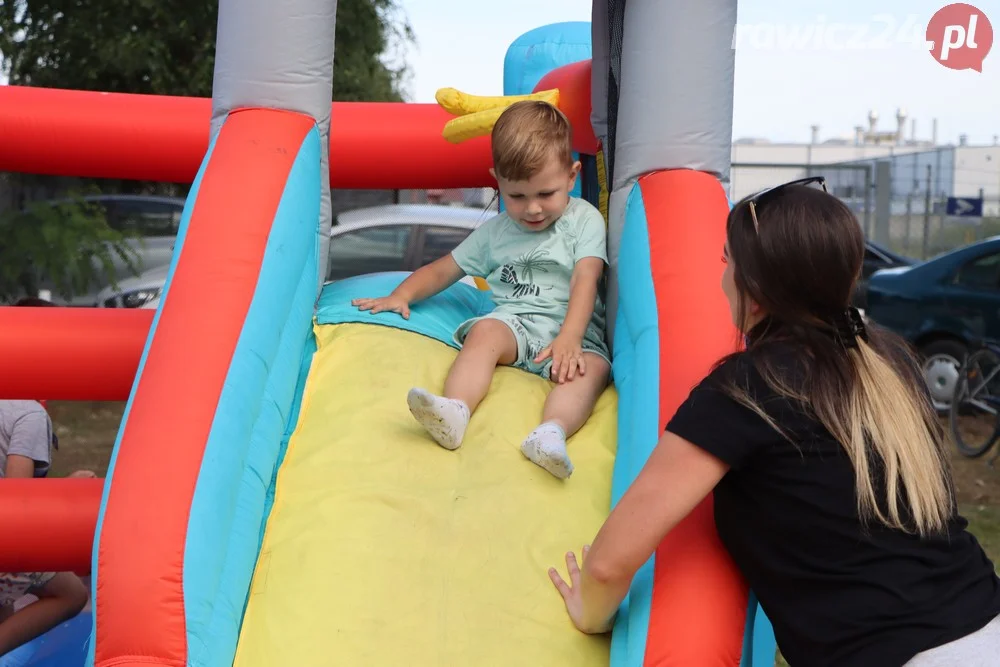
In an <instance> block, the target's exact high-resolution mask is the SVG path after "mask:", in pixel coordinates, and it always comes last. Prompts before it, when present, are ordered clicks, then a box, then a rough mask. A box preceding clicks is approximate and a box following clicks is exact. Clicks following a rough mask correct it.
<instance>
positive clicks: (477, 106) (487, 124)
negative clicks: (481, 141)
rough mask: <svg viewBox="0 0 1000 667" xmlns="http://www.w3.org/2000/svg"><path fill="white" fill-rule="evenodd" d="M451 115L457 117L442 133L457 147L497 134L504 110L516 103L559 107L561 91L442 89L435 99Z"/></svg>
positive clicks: (449, 122) (445, 126)
mask: <svg viewBox="0 0 1000 667" xmlns="http://www.w3.org/2000/svg"><path fill="white" fill-rule="evenodd" d="M434 99H436V100H437V103H438V104H440V105H441V106H442V107H443V108H444V109H445V110H446V111H447V112H448V113H450V114H452V115H454V116H457V118H453V119H452V120H449V121H448V122H447V123H445V125H444V129H443V130H442V131H441V134H442V135H443V136H444V138H445V139H446V140H448V141H450V142H451V143H453V144H458V143H461V142H463V141H466V140H467V139H472V138H474V137H481V136H484V135H487V134H489V133H490V132H492V131H493V125H494V123H496V122H497V118H499V117H500V114H502V113H503V112H504V110H505V109H506V108H507V107H509V106H510V105H512V104H514V103H515V102H523V101H525V100H541V101H542V102H548V103H549V104H552V105H554V106H559V91H558V90H556V89H553V90H542V91H539V92H537V93H531V94H530V95H495V96H487V95H470V94H468V93H463V92H461V91H459V90H455V89H454V88H441V89H440V90H438V91H437V94H436V95H435V96H434Z"/></svg>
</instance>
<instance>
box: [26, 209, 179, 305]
mask: <svg viewBox="0 0 1000 667" xmlns="http://www.w3.org/2000/svg"><path fill="white" fill-rule="evenodd" d="M82 200H83V201H85V202H87V203H92V204H97V205H99V206H100V207H101V208H103V209H104V212H105V215H106V217H107V221H108V225H109V226H110V227H111V228H112V229H116V230H119V231H131V232H134V233H135V235H136V237H135V238H130V239H129V241H128V244H129V246H130V247H131V248H132V249H133V250H134V256H135V257H136V264H137V265H136V267H135V268H136V271H135V272H133V271H132V270H131V269H130V268H129V266H128V265H127V264H126V263H125V262H124V261H123V260H122V259H121V258H120V257H118V256H117V254H116V253H112V256H113V264H114V279H115V282H117V283H122V282H123V281H128V280H130V279H132V278H134V277H135V276H136V274H137V273H138V274H141V273H144V272H147V271H152V270H157V269H165V268H166V267H167V266H169V264H170V258H171V257H172V256H173V253H174V244H175V243H176V241H177V232H178V229H179V228H180V222H181V213H182V212H183V210H184V199H183V198H182V197H160V196H154V195H119V194H107V195H90V196H86V197H83V198H82ZM49 203H51V204H53V205H54V204H57V203H61V202H59V201H52V202H49ZM109 285H110V283H108V282H107V281H105V282H104V283H103V284H96V285H91V287H90V289H89V290H88V291H87V293H86V294H77V295H74V297H73V298H72V299H70V300H69V301H68V302H67V301H66V300H65V299H63V298H61V297H60V296H59V294H57V293H55V291H54V289H53V288H54V286H53V285H52V284H51V283H50V282H47V281H44V280H43V281H42V283H41V285H40V287H41V288H42V289H46V290H50V291H52V300H53V302H55V303H58V304H60V305H64V304H69V305H74V306H93V305H94V304H95V303H96V302H97V298H98V293H99V292H101V291H102V290H104V289H105V288H107V287H108V286H109Z"/></svg>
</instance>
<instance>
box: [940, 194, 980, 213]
mask: <svg viewBox="0 0 1000 667" xmlns="http://www.w3.org/2000/svg"><path fill="white" fill-rule="evenodd" d="M944 213H945V215H948V216H952V217H955V218H981V217H983V198H982V197H948V203H947V205H946V206H945V212H944Z"/></svg>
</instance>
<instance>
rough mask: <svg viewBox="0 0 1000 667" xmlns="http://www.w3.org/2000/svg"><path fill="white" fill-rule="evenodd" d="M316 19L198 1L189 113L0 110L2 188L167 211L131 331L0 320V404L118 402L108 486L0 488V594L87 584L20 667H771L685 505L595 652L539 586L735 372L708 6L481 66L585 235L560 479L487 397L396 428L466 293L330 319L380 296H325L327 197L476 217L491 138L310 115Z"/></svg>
mask: <svg viewBox="0 0 1000 667" xmlns="http://www.w3.org/2000/svg"><path fill="white" fill-rule="evenodd" d="M335 18H336V2H335V0H288V1H287V2H282V3H279V2H266V1H264V0H244V1H242V2H237V1H236V0H222V2H221V3H220V11H219V24H218V26H219V30H218V44H217V57H216V65H215V83H214V91H213V97H212V99H211V100H207V99H204V100H203V99H192V98H167V97H154V96H140V95H120V94H100V93H90V92H80V91H60V90H46V89H33V88H16V87H7V88H2V89H0V102H2V103H0V119H2V124H3V127H4V129H5V131H4V133H3V136H2V138H0V169H2V170H6V171H19V172H30V173H45V174H61V175H74V176H88V177H109V178H133V179H143V180H158V181H171V182H189V183H191V184H192V187H191V190H190V194H189V196H188V199H187V204H186V207H185V210H184V214H183V220H182V223H181V227H180V234H179V237H178V239H177V244H176V247H175V251H174V255H173V260H172V263H171V265H170V269H169V274H168V280H167V284H166V288H165V292H164V295H163V297H162V299H161V302H160V305H159V307H158V309H157V310H156V311H155V312H153V313H149V312H148V311H139V310H111V309H96V308H94V309H87V308H84V309H68V308H67V309H63V308H38V309H34V308H4V309H0V343H2V345H3V349H4V350H5V351H6V352H7V356H8V359H9V360H10V361H9V363H8V365H7V368H6V370H5V373H4V374H3V377H2V378H0V395H2V396H3V397H4V398H32V397H38V396H44V397H46V398H50V399H57V400H121V399H125V398H127V407H126V410H125V414H124V418H123V420H122V424H121V428H120V432H119V434H118V439H117V442H116V443H115V447H114V453H113V457H112V462H111V467H110V470H109V472H108V476H107V479H106V480H104V481H102V480H78V479H65V480H61V479H45V480H25V481H14V480H7V481H5V482H4V483H2V484H0V523H2V524H3V525H4V533H5V535H4V538H5V539H4V540H3V543H2V544H0V571H11V570H52V569H56V570H74V571H76V572H80V573H82V574H86V573H89V574H90V575H91V580H92V583H93V590H92V595H93V613H92V616H86V617H82V618H84V620H83V621H80V622H86V623H89V625H87V626H86V631H84V632H81V631H80V630H79V625H77V626H74V629H73V630H74V631H73V632H70V631H69V630H68V629H66V628H57V629H56V630H53V631H52V632H51V633H49V634H48V635H47V636H46V637H43V638H42V640H40V642H41V644H44V645H39V644H34V645H33V647H34V648H33V649H32V650H36V653H35V654H34V655H33V656H32V655H26V656H25V660H24V662H23V664H43V663H44V661H45V660H56V657H54V656H56V655H57V654H58V656H60V657H59V661H57V662H51V663H45V664H86V665H95V666H96V667H150V666H154V665H162V666H168V665H169V666H177V665H192V666H197V667H217V666H223V665H236V666H238V667H264V666H269V667H270V666H274V665H294V666H296V667H299V666H301V667H306V666H310V665H345V666H350V667H360V666H364V667H380V666H383V665H392V666H397V665H409V666H414V667H419V666H430V665H434V666H435V667H437V666H452V665H456V666H457V665H463V666H464V665H477V666H486V665H498V666H500V665H502V666H505V667H506V666H520V665H539V666H542V665H544V666H546V667H548V666H557V665H573V666H574V667H586V666H594V667H598V666H600V667H604V666H610V667H640V666H654V665H655V666H658V667H715V666H718V667H751V666H756V667H770V665H772V664H773V662H774V652H775V645H774V640H773V636H772V633H771V629H770V625H769V624H768V622H767V619H766V618H765V617H764V616H763V614H762V613H761V612H760V610H759V607H758V605H757V603H756V600H755V598H754V595H753V592H752V591H750V590H748V587H747V585H746V583H745V581H744V580H743V578H742V577H741V576H740V574H739V572H738V571H737V570H736V568H735V566H734V564H733V563H732V561H731V560H730V558H729V556H728V555H727V553H726V551H725V549H724V548H723V546H722V544H721V543H720V541H719V538H718V536H717V534H716V532H715V527H714V522H713V515H712V499H711V498H707V499H706V500H705V501H704V503H703V504H702V505H701V506H700V507H698V508H697V509H696V510H695V511H694V512H692V514H691V515H690V516H688V517H687V518H686V519H685V520H684V521H683V523H682V524H681V525H679V526H678V527H677V528H676V529H675V530H673V531H672V532H671V533H670V535H669V536H668V537H667V538H666V539H665V540H664V542H663V543H662V544H661V545H660V547H659V548H658V549H657V551H656V553H655V555H654V557H653V558H652V559H650V561H649V562H648V563H647V564H646V565H645V566H644V567H643V568H642V569H641V570H640V572H639V573H638V575H637V576H636V578H635V580H634V582H633V585H632V588H631V590H630V593H629V595H628V597H627V598H626V600H625V602H624V604H623V605H622V608H621V610H620V613H619V614H618V617H617V622H616V625H615V628H614V632H613V634H612V635H611V636H610V638H608V637H593V636H586V635H583V634H581V633H579V632H577V631H576V630H575V629H574V628H573V627H572V625H571V624H570V621H569V619H568V618H567V616H566V613H565V610H564V607H563V603H562V600H561V598H560V597H559V595H558V593H557V592H556V591H555V590H554V588H553V587H552V585H551V583H550V582H549V580H548V578H547V576H546V569H547V568H548V567H549V566H550V565H554V564H558V563H560V562H562V558H563V554H564V553H565V552H566V550H568V549H579V548H580V546H581V545H582V544H584V543H586V542H588V541H589V540H591V539H592V538H593V536H594V534H595V533H596V531H597V530H598V528H599V527H600V525H601V523H602V521H603V519H604V518H605V517H606V516H607V513H608V511H609V509H610V508H611V507H612V506H613V505H614V503H615V502H617V500H618V498H620V497H621V495H622V494H623V492H624V491H625V489H626V488H627V487H628V486H629V484H630V482H631V481H632V479H634V477H635V476H636V474H637V473H638V471H639V470H640V469H641V467H642V466H643V464H644V462H645V461H646V459H647V457H648V455H649V454H650V452H651V450H652V448H653V447H654V446H655V444H656V442H657V440H658V438H659V437H660V434H661V433H662V430H663V428H664V425H665V424H666V422H667V421H668V419H669V418H670V417H671V415H672V414H673V412H674V410H675V409H676V408H677V406H678V405H679V404H680V402H681V401H682V400H683V399H684V398H685V397H686V395H687V393H688V392H689V391H690V389H691V388H692V387H693V386H694V384H696V383H697V382H698V381H699V380H700V379H701V378H702V377H703V376H704V375H705V374H706V373H707V372H708V370H709V369H710V367H711V365H712V363H713V362H714V361H716V360H717V359H718V358H719V357H720V356H722V355H724V354H726V353H728V352H730V351H732V349H733V345H734V341H735V340H736V336H735V335H734V334H735V332H734V331H733V329H732V325H731V323H730V317H729V311H728V308H727V305H726V302H725V300H724V297H723V296H722V294H721V292H720V290H719V287H718V285H719V278H720V275H721V272H722V265H721V260H720V255H721V249H722V247H723V242H724V237H725V218H726V214H727V212H728V208H729V202H728V199H727V187H728V182H729V169H730V150H731V148H730V147H731V125H732V98H733V69H734V53H733V50H732V47H731V40H732V34H733V30H734V28H735V24H736V0H703V1H702V2H698V3H693V2H684V1H682V0H629V2H628V3H626V2H624V0H594V6H593V18H592V21H591V22H590V23H565V24H556V25H548V26H542V27H540V28H538V29H536V30H533V31H531V32H529V33H527V34H525V35H522V36H521V37H519V38H518V39H517V40H516V41H514V42H513V43H512V44H511V46H510V49H509V51H508V53H507V57H506V59H505V63H504V81H503V90H502V92H503V94H504V95H524V94H530V93H532V92H537V93H539V94H545V95H550V96H551V97H552V99H553V101H554V103H555V104H557V105H558V106H559V107H560V108H561V109H562V110H563V111H565V112H566V114H567V115H568V117H569V118H570V119H571V121H572V123H573V126H574V138H575V143H574V150H576V151H577V152H578V155H579V157H580V159H581V161H582V162H583V164H584V177H583V178H582V179H580V183H579V190H578V192H577V193H576V194H578V195H579V196H582V197H586V198H588V199H589V200H591V201H592V202H593V203H594V204H596V205H598V206H599V207H600V208H601V210H602V211H603V212H604V213H605V216H606V219H607V226H608V241H609V253H610V272H609V295H608V305H609V311H608V312H609V313H610V314H611V317H610V318H609V319H610V320H611V324H610V331H609V337H610V339H611V343H612V350H613V357H614V359H613V380H614V382H613V385H612V386H609V388H608V389H607V390H606V392H605V393H604V395H603V396H602V397H601V399H600V401H599V402H598V405H597V407H596V409H595V412H594V414H593V416H592V418H591V419H590V421H589V422H588V423H587V425H586V426H585V427H584V428H583V429H582V430H580V431H579V433H577V434H576V435H575V436H574V437H573V438H571V440H570V445H569V446H570V451H571V455H572V457H573V461H574V464H575V466H576V471H575V473H574V475H573V476H572V477H571V478H570V479H569V480H565V481H563V480H558V479H556V478H554V477H552V476H550V475H549V474H548V473H546V472H545V471H543V470H541V469H540V468H538V467H537V466H535V465H534V464H532V463H530V462H529V461H527V460H526V459H525V458H524V457H523V456H522V455H521V454H520V452H519V449H518V447H519V444H520V442H521V439H522V438H523V437H524V435H525V434H526V433H527V432H528V431H530V429H531V428H532V427H533V425H534V424H533V422H534V421H535V420H536V419H537V416H538V414H540V411H541V408H542V405H543V402H544V400H545V397H546V395H547V392H548V391H549V389H550V386H551V385H550V384H549V383H548V382H546V381H544V380H542V379H540V378H538V377H535V376H532V375H529V374H527V373H525V372H522V371H520V370H517V369H513V368H501V369H498V372H497V375H496V378H495V379H494V382H493V384H492V386H491V389H490V392H489V394H488V395H487V397H486V399H485V400H484V402H483V404H482V405H481V407H480V409H479V410H478V411H477V413H476V415H475V416H474V418H473V420H472V422H471V424H470V428H469V431H468V434H467V435H466V439H465V442H466V444H465V445H464V446H463V447H462V449H460V450H458V451H455V452H450V451H446V450H443V449H442V448H440V447H437V446H436V445H434V444H433V443H431V442H430V441H429V440H428V439H427V437H426V436H425V435H424V434H423V433H422V431H421V430H420V428H419V426H418V425H416V423H415V422H414V421H413V419H412V417H411V416H410V414H409V412H408V410H407V407H406V402H405V395H406V392H407V390H408V389H409V388H410V387H412V386H415V385H419V386H427V387H435V386H439V385H440V384H441V383H442V382H443V381H444V378H445V375H446V373H447V370H448V367H449V365H450V362H451V361H452V359H453V358H454V357H455V355H456V352H457V351H456V349H455V347H454V343H453V342H452V337H451V334H452V331H453V330H454V328H455V326H456V325H457V324H458V323H459V322H461V321H462V320H464V319H466V318H467V317H469V316H470V315H473V314H476V313H482V312H486V311H488V310H489V309H491V308H492V307H493V304H492V301H491V300H490V295H489V292H487V291H484V290H480V289H477V288H475V287H473V286H472V285H467V284H464V283H458V284H456V285H454V286H453V287H451V288H449V289H448V290H446V291H445V292H444V293H442V294H440V295H438V296H436V297H434V298H431V299H429V300H427V301H426V302H423V303H421V304H419V305H417V306H415V307H414V308H413V309H412V314H411V317H410V318H409V319H405V320H404V319H403V318H401V317H398V316H396V315H395V314H392V313H380V314H378V315H372V314H370V313H366V312H361V311H359V310H357V309H356V308H354V307H352V306H351V305H350V302H351V299H352V298H355V297H359V296H377V295H380V294H386V293H388V292H389V291H390V290H391V289H392V288H393V287H394V286H395V285H396V284H397V283H398V282H399V281H400V280H401V279H402V278H403V277H404V276H403V275H399V274H395V273H390V274H373V275H363V276H357V277H354V278H350V279H346V280H342V281H336V282H333V283H330V284H324V283H323V276H324V275H326V272H325V269H326V258H327V245H328V243H329V241H328V238H329V236H328V231H329V228H330V225H331V213H330V204H329V201H330V199H329V194H330V188H331V187H337V188H377V189H390V188H442V187H480V186H493V185H495V183H494V182H493V180H492V179H491V177H490V175H489V167H490V166H491V164H490V151H489V137H488V127H489V123H490V119H489V117H490V114H491V113H493V111H492V110H491V109H490V108H484V109H480V110H478V111H474V112H472V113H470V114H468V116H467V117H463V116H461V115H458V116H456V115H455V114H454V113H453V111H450V110H449V109H448V108H446V106H447V105H444V104H369V103H334V104H332V105H331V103H330V99H331V87H332V72H333V40H334V25H335ZM442 83H447V82H442ZM477 92H483V93H491V92H494V93H495V92H499V91H477ZM498 104H499V105H500V106H501V107H502V105H503V102H502V101H500V102H499V103H498ZM479 113H482V114H485V115H483V116H481V117H477V116H478V114H479ZM463 128H464V129H463ZM91 618H92V623H90V619H91ZM60 633H62V634H60ZM45 642H47V644H46V643H45ZM46 655H47V656H48V657H45V656H46ZM32 661H34V662H32Z"/></svg>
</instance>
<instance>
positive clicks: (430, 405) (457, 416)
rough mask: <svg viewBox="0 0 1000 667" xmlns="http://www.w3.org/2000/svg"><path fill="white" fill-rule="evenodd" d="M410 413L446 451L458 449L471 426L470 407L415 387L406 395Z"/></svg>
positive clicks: (461, 402)
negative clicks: (466, 430) (467, 428)
mask: <svg viewBox="0 0 1000 667" xmlns="http://www.w3.org/2000/svg"><path fill="white" fill-rule="evenodd" d="M406 404H407V405H408V406H409V408H410V413H411V414H412V415H413V417H414V418H415V419H416V420H417V421H418V422H420V425H421V426H423V427H424V429H426V430H427V432H428V433H429V434H430V436H431V437H432V438H434V441H435V442H437V443H438V444H439V445H441V446H442V447H444V448H445V449H452V450H454V449H458V448H459V447H461V445H462V438H463V437H465V429H466V427H468V425H469V407H468V406H467V405H466V404H465V403H464V402H463V401H460V400H458V399H455V398H443V397H441V396H435V395H434V394H432V393H430V392H429V391H427V390H426V389H420V388H417V387H414V388H413V389H411V390H410V391H409V393H408V394H407V395H406Z"/></svg>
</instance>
